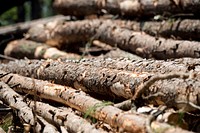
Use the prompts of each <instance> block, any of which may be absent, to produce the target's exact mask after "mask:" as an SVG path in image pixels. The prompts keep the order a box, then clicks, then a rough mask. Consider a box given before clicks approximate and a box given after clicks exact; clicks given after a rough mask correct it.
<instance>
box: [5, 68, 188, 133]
mask: <svg viewBox="0 0 200 133" xmlns="http://www.w3.org/2000/svg"><path fill="white" fill-rule="evenodd" d="M1 74H5V72H3V71H1ZM10 76H12V78H9V77H10ZM8 78H9V79H10V81H9V82H8V84H10V85H11V84H12V85H13V84H16V83H17V84H20V86H19V87H17V88H16V89H15V90H16V91H23V92H26V93H28V94H32V95H34V94H35V93H34V91H36V94H37V95H38V96H39V97H40V98H45V99H51V100H54V101H57V102H60V103H63V104H66V105H68V106H70V107H72V108H75V109H77V110H79V111H81V112H84V113H88V111H89V110H91V109H92V108H94V109H93V110H92V112H89V113H88V114H89V115H90V116H93V117H95V118H96V119H98V120H102V121H104V122H106V123H108V124H109V125H111V126H112V127H114V128H118V129H119V128H121V129H122V130H121V131H127V132H140V133H145V132H147V131H146V130H147V129H146V126H145V122H146V121H147V120H148V119H149V118H148V117H147V116H145V115H142V114H138V113H134V112H133V113H128V112H123V111H122V110H120V109H118V108H116V107H113V106H112V105H110V104H106V103H104V102H101V101H99V100H96V99H94V98H92V97H90V96H88V95H87V94H86V93H84V92H82V91H78V90H74V89H72V88H70V87H67V86H61V85H56V84H52V83H49V82H47V81H40V80H36V79H33V78H26V77H23V76H19V75H17V74H8V75H6V76H4V77H3V78H2V79H1V80H7V79H8ZM150 126H151V128H152V129H153V130H155V131H162V132H166V133H171V132H175V131H176V132H181V133H182V132H183V133H187V132H189V131H186V130H182V129H180V128H178V127H174V126H170V125H168V124H166V123H160V122H157V121H155V122H152V124H151V125H150Z"/></svg>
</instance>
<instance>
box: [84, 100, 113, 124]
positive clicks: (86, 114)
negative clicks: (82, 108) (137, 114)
mask: <svg viewBox="0 0 200 133" xmlns="http://www.w3.org/2000/svg"><path fill="white" fill-rule="evenodd" d="M108 105H113V103H112V102H110V101H102V102H101V103H98V104H95V105H94V106H92V107H90V108H88V109H87V111H86V113H85V115H84V118H90V119H91V120H92V122H93V123H95V122H96V119H95V118H93V117H91V116H92V115H93V114H94V112H95V111H96V109H97V108H100V107H105V106H108Z"/></svg>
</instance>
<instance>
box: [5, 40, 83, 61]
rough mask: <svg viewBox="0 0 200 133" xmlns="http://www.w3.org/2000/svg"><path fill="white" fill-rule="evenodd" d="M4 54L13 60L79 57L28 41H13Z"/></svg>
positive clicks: (78, 57)
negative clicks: (13, 58)
mask: <svg viewBox="0 0 200 133" xmlns="http://www.w3.org/2000/svg"><path fill="white" fill-rule="evenodd" d="M4 54H5V55H7V56H11V57H15V58H18V59H20V58H24V57H27V58H29V59H34V58H36V59H49V58H50V59H57V58H65V59H80V58H81V56H79V55H78V54H73V53H66V52H63V51H60V50H58V49H57V48H54V47H50V46H48V45H46V44H44V43H36V42H33V41H28V40H23V39H22V40H15V41H11V42H10V43H9V44H7V46H6V48H5V50H4Z"/></svg>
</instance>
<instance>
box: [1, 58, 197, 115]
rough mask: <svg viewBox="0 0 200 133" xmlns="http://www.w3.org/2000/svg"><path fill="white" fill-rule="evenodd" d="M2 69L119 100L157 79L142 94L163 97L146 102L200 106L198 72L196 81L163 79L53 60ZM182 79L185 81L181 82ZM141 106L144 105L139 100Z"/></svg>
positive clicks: (28, 61)
mask: <svg viewBox="0 0 200 133" xmlns="http://www.w3.org/2000/svg"><path fill="white" fill-rule="evenodd" d="M13 66H15V68H13ZM0 68H1V69H2V70H5V71H7V72H13V73H18V74H21V75H24V76H31V77H34V78H39V79H44V80H51V81H54V82H55V83H59V84H63V85H68V86H71V87H74V88H76V89H78V90H79V89H81V90H83V91H86V92H91V93H97V94H101V95H106V96H109V97H110V98H113V96H114V97H115V98H121V97H124V98H126V99H130V98H132V97H133V96H134V95H136V94H137V93H138V91H139V90H140V89H141V87H142V86H143V85H144V84H146V83H148V81H151V79H156V78H157V82H153V84H151V85H150V86H148V87H147V89H146V90H145V91H144V92H143V93H142V94H144V95H145V96H150V97H151V96H152V95H155V94H158V93H162V95H157V96H156V97H155V98H153V99H148V100H147V101H146V100H145V103H153V104H154V105H161V104H166V105H167V106H169V107H176V108H179V109H182V108H183V107H184V110H186V111H193V110H196V109H194V108H192V107H191V106H189V105H185V104H177V102H178V101H187V100H189V101H190V102H191V103H194V104H196V105H198V104H199V103H200V102H199V99H198V95H199V93H200V92H199V91H200V90H199V87H200V82H199V77H198V72H197V73H196V72H194V73H195V74H196V75H197V77H196V78H195V79H191V78H192V77H191V78H190V77H189V76H190V75H189V74H186V77H185V76H184V75H185V74H184V73H183V74H182V73H180V74H177V73H174V74H173V73H172V76H170V78H166V79H165V78H164V79H159V76H160V75H158V73H157V74H156V73H155V74H154V73H147V72H140V73H135V72H131V71H123V70H116V69H108V68H102V67H94V66H91V65H88V66H87V65H84V64H83V65H82V64H77V63H73V62H66V63H64V62H59V61H50V60H49V61H37V60H20V61H15V62H10V63H8V64H5V65H3V64H2V65H1V67H0ZM176 75H178V76H176ZM181 75H183V76H181ZM161 76H163V75H161ZM181 77H184V78H183V79H181ZM177 78H180V79H177ZM185 78H188V79H185ZM188 88H191V91H187V90H188ZM135 93H136V94H135ZM186 95H187V96H189V99H187V98H188V97H186ZM135 98H137V99H138V98H139V100H140V99H142V98H141V95H139V97H135ZM111 100H112V99H111ZM137 103H143V102H140V101H139V102H137ZM187 106H188V107H187Z"/></svg>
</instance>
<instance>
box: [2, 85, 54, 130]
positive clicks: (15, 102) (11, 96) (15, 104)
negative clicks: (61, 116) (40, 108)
mask: <svg viewBox="0 0 200 133" xmlns="http://www.w3.org/2000/svg"><path fill="white" fill-rule="evenodd" d="M0 99H1V100H3V101H4V102H5V103H7V104H8V105H9V106H10V107H12V108H13V109H14V110H16V112H17V115H18V116H19V118H20V120H21V121H22V123H25V124H30V125H31V126H34V120H35V119H34V115H33V112H32V109H31V108H29V107H28V105H27V104H26V103H25V102H24V101H23V98H22V96H20V95H19V94H18V93H16V92H15V91H14V90H13V89H11V88H10V87H9V86H8V85H7V84H5V83H4V82H0ZM39 121H41V122H42V123H41V122H39ZM36 125H37V126H36V127H33V128H35V129H36V131H37V132H38V133H39V132H41V131H45V132H52V133H58V131H57V129H56V128H55V127H54V126H52V125H50V124H48V123H47V122H46V121H45V120H42V119H39V118H38V120H37V121H36Z"/></svg>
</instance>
